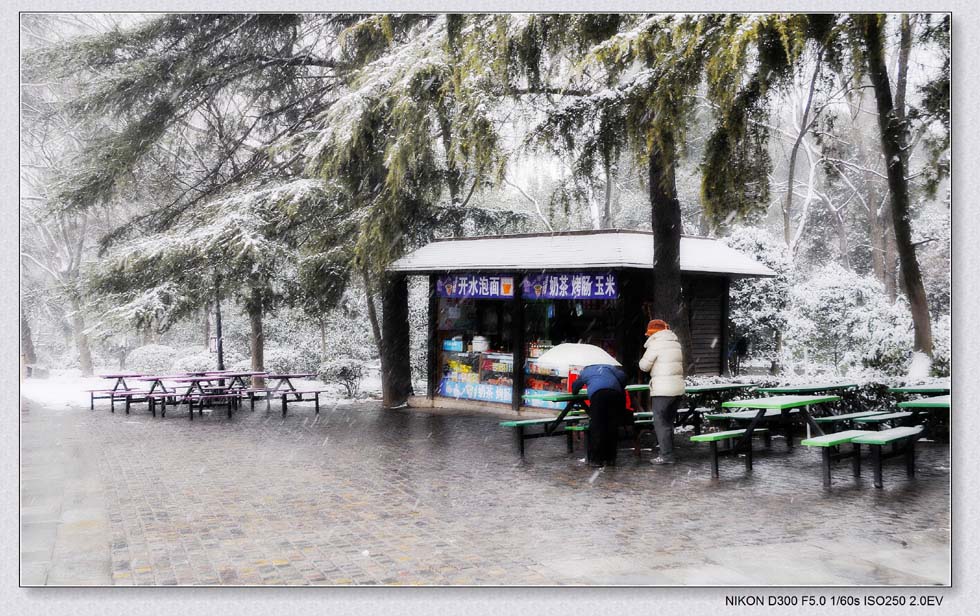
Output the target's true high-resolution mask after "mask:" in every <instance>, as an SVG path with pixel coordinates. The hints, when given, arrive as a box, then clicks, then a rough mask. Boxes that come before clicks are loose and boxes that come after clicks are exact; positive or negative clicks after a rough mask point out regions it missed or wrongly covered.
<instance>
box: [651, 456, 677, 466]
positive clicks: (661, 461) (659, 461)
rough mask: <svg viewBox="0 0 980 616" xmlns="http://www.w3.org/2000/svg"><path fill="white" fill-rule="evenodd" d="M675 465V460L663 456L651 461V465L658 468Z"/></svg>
mask: <svg viewBox="0 0 980 616" xmlns="http://www.w3.org/2000/svg"><path fill="white" fill-rule="evenodd" d="M673 463H674V459H673V458H665V457H663V456H657V457H656V458H654V459H652V460H650V464H656V465H658V466H660V465H663V464H673Z"/></svg>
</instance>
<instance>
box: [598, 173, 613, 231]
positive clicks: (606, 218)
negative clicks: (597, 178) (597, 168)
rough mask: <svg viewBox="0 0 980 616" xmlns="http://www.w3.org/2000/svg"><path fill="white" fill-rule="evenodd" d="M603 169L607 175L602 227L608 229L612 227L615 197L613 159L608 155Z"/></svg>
mask: <svg viewBox="0 0 980 616" xmlns="http://www.w3.org/2000/svg"><path fill="white" fill-rule="evenodd" d="M603 171H604V172H605V176H606V198H605V202H604V203H603V206H602V222H601V223H600V225H599V226H600V228H602V229H608V228H610V227H612V198H613V176H612V161H610V160H609V158H608V157H606V158H605V160H603Z"/></svg>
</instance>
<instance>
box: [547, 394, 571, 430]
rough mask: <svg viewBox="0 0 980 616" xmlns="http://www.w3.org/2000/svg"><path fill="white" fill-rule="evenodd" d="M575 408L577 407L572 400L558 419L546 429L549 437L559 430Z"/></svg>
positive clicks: (559, 414)
mask: <svg viewBox="0 0 980 616" xmlns="http://www.w3.org/2000/svg"><path fill="white" fill-rule="evenodd" d="M574 407H575V400H570V401H569V402H568V404H566V405H565V408H563V409H562V410H561V413H558V417H556V418H555V420H554V421H553V422H551V423H550V424H548V425H547V426H545V429H544V431H545V433H546V434H548V435H549V436H550V435H551V434H553V433H554V431H555V430H556V429H558V426H559V425H560V424H561V422H562V420H563V419H565V415H568V412H569V411H571V410H572V409H573V408H574Z"/></svg>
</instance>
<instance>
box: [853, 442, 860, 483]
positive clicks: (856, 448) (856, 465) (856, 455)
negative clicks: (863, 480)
mask: <svg viewBox="0 0 980 616" xmlns="http://www.w3.org/2000/svg"><path fill="white" fill-rule="evenodd" d="M851 446H852V447H853V449H852V450H851V455H852V456H853V458H851V471H852V472H853V473H854V476H855V477H860V476H861V443H851Z"/></svg>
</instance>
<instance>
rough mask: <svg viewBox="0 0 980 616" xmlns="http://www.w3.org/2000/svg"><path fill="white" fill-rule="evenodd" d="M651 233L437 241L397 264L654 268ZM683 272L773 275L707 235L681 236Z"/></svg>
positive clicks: (415, 267)
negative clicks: (705, 236) (706, 236)
mask: <svg viewBox="0 0 980 616" xmlns="http://www.w3.org/2000/svg"><path fill="white" fill-rule="evenodd" d="M652 235H653V234H652V233H650V232H644V231H623V230H616V229H611V230H605V231H572V232H567V233H555V234H528V235H502V236H495V237H474V238H464V239H453V240H437V241H434V242H432V243H431V244H428V245H426V246H423V247H422V248H419V249H418V250H416V251H414V252H411V253H409V254H407V255H405V256H404V257H402V258H401V259H398V260H397V261H395V262H394V263H393V264H392V265H391V266H390V267H389V269H390V270H391V271H396V272H408V273H426V272H449V271H481V270H482V271H495V272H507V271H547V270H569V269H593V268H596V269H599V268H609V269H618V268H635V269H653V238H652ZM681 271H682V272H685V273H691V274H717V275H723V276H730V277H742V276H775V275H776V273H775V272H774V271H772V270H771V269H769V268H768V267H766V266H765V265H763V264H761V263H759V262H758V261H756V260H755V259H753V258H752V257H750V256H748V255H746V254H743V253H741V252H739V251H737V250H734V249H732V248H729V247H728V246H726V245H725V244H724V243H722V242H719V241H718V240H715V239H711V238H704V237H687V236H685V237H682V238H681Z"/></svg>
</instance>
